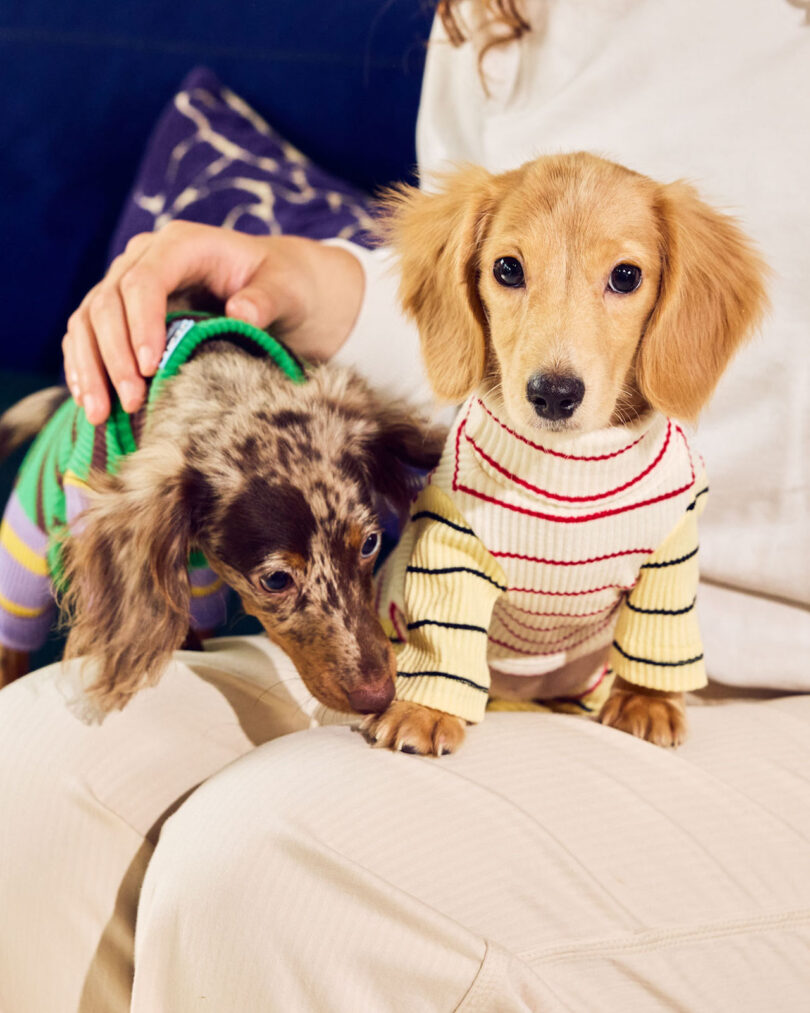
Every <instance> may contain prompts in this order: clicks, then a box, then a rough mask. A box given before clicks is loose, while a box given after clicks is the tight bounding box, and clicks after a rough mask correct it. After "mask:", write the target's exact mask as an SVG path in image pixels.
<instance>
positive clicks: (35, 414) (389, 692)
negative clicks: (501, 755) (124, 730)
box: [0, 320, 443, 713]
mask: <svg viewBox="0 0 810 1013" xmlns="http://www.w3.org/2000/svg"><path fill="white" fill-rule="evenodd" d="M220 325H222V326H220V330H219V331H218V332H216V333H213V334H211V335H210V336H209V337H208V339H207V340H205V341H203V342H201V343H200V344H199V346H198V347H195V348H194V351H193V353H192V354H191V355H190V357H189V358H188V361H186V362H185V363H184V364H183V365H182V366H181V367H180V368H179V371H177V370H176V371H175V372H174V375H172V376H170V378H168V379H167V380H166V381H165V383H164V384H163V386H162V389H161V390H160V394H159V396H158V397H157V398H156V399H152V400H150V406H149V408H148V410H147V411H146V413H145V417H143V416H142V417H140V418H133V419H132V420H131V422H132V429H133V431H135V430H136V429H139V428H140V427H141V425H143V431H142V433H140V434H139V439H138V447H137V449H136V450H134V451H133V452H131V453H128V454H126V455H125V456H124V457H123V458H122V459H121V460H120V462H119V465H118V467H117V469H116V470H114V472H113V473H108V472H107V471H106V470H105V468H104V467H103V464H102V465H101V466H100V467H97V466H96V463H97V462H96V457H95V455H96V452H97V451H98V452H99V453H100V454H101V456H102V457H103V455H104V454H105V453H106V452H107V450H108V448H109V445H110V439H111V438H112V437H111V435H110V434H109V433H105V431H104V430H105V427H104V426H102V427H96V430H97V432H96V433H93V432H91V433H90V435H89V436H88V437H87V439H88V440H89V441H90V442H89V443H88V447H89V446H90V445H92V450H93V460H92V461H91V464H90V469H89V474H88V475H87V480H86V482H80V481H78V480H77V479H76V476H75V475H72V476H71V474H70V473H69V471H68V474H67V476H65V474H61V476H60V478H61V479H65V482H64V485H63V487H60V488H62V492H63V493H66V494H67V496H68V498H69V497H70V496H72V495H74V493H75V492H76V488H77V487H79V488H78V491H79V493H81V498H82V500H83V501H82V503H81V504H80V506H81V510H80V516H79V517H78V519H76V518H75V517H73V518H68V521H69V523H70V529H69V530H67V531H64V530H63V531H62V533H61V540H60V538H59V537H58V538H57V541H56V542H54V540H53V532H49V531H46V530H42V529H40V528H39V527H38V525H37V524H36V521H37V519H39V520H40V522H41V523H42V524H43V527H44V526H45V521H46V520H47V518H43V517H39V518H37V516H36V510H37V507H36V506H33V507H32V508H31V511H32V512H33V513H34V515H35V516H34V517H33V520H32V518H31V517H28V516H26V515H25V512H24V511H22V510H21V509H20V504H19V503H18V502H15V501H14V500H12V502H11V503H10V506H9V508H8V509H7V511H6V517H5V521H4V528H3V537H2V549H1V550H0V552H1V553H2V560H0V562H1V563H2V567H0V584H2V588H0V590H2V593H3V597H2V599H1V600H0V604H2V609H0V613H2V615H1V616H0V618H1V619H2V623H0V635H2V640H3V643H4V645H5V646H4V647H3V650H2V654H1V655H0V659H1V660H2V672H3V676H4V679H5V680H8V679H9V678H10V677H11V676H15V675H18V674H20V672H21V670H23V669H24V668H25V662H26V654H25V650H26V649H30V647H31V646H33V645H31V644H30V643H28V642H26V641H25V635H26V623H36V622H40V625H42V623H41V619H42V616H43V615H44V616H45V628H46V629H47V626H48V625H49V624H50V619H51V613H50V612H49V609H51V608H52V605H51V591H52V589H51V583H52V581H51V576H52V573H50V572H49V571H48V565H49V563H53V562H54V560H55V559H56V558H57V556H56V555H55V554H54V553H55V552H56V553H58V558H59V560H60V561H61V564H62V567H63V573H62V577H61V578H60V581H59V587H60V588H61V596H62V604H63V606H64V609H65V611H66V613H67V615H68V616H69V619H70V623H71V626H70V632H69V635H68V640H67V646H66V656H67V657H76V656H86V657H87V658H88V659H90V660H91V661H92V663H93V667H92V671H93V674H94V679H93V681H92V683H91V684H90V685H89V687H88V690H87V693H88V695H89V699H90V702H91V703H92V704H93V706H94V708H95V709H97V710H100V711H102V712H103V711H108V710H110V709H113V708H120V707H123V706H124V705H125V704H126V703H127V701H128V700H129V699H130V698H131V697H132V696H133V694H135V693H136V692H137V691H138V690H139V689H140V688H141V687H143V686H145V685H149V684H153V683H155V682H156V681H157V680H158V678H159V677H160V674H161V672H162V670H163V669H164V667H165V665H166V663H167V661H168V659H169V656H170V654H171V652H172V651H174V650H175V649H177V648H179V647H180V646H181V645H182V644H183V643H184V641H185V640H186V637H187V635H188V633H189V624H190V621H191V619H192V613H193V604H194V603H196V602H197V600H198V595H197V594H196V592H198V591H205V588H204V587H201V586H200V584H201V582H200V581H199V580H195V575H194V571H193V570H192V573H191V576H190V572H189V555H190V553H193V551H194V550H198V551H199V552H201V553H203V554H204V557H205V561H206V562H207V566H208V567H209V568H210V571H213V573H212V574H211V578H212V579H211V580H209V581H208V584H209V585H212V586H216V585H217V584H218V583H220V582H223V583H224V584H226V585H228V586H229V587H231V588H233V589H235V590H236V591H237V592H238V594H239V596H240V598H241V600H242V603H243V605H244V608H245V610H246V611H247V612H248V613H250V614H252V615H254V616H256V617H257V618H258V619H259V620H260V622H261V624H262V626H263V627H264V629H265V630H266V632H267V635H268V636H269V637H270V639H271V640H273V641H274V642H275V643H277V644H279V645H280V646H281V647H282V648H283V649H284V650H285V651H286V652H287V654H289V656H290V657H291V659H292V660H293V662H294V663H295V665H296V667H297V669H298V671H299V672H300V674H301V677H302V679H303V680H304V682H305V683H306V685H307V687H308V688H309V689H310V691H311V692H312V693H313V695H314V696H315V697H317V699H318V700H319V701H321V702H322V703H323V704H325V705H326V706H328V707H331V708H333V709H335V710H338V711H345V712H352V711H353V712H358V713H369V712H371V711H379V710H384V709H385V707H386V705H387V704H388V703H389V702H390V700H391V699H392V697H393V693H394V673H395V667H394V659H393V654H392V651H391V647H390V644H389V641H388V639H387V637H386V636H385V635H384V633H383V630H382V628H381V626H380V623H379V620H378V618H377V615H376V611H375V606H374V600H373V589H372V572H373V569H374V564H375V561H376V559H377V556H378V553H379V549H380V535H381V526H380V517H379V513H378V510H379V507H380V506H381V505H382V504H383V503H387V505H388V507H389V508H391V509H393V510H394V511H395V512H398V513H400V514H405V515H407V508H408V504H409V502H410V499H411V498H412V495H413V488H412V483H413V474H414V472H413V469H414V468H418V469H425V468H430V467H432V466H433V465H435V463H436V460H437V458H438V453H439V451H440V449H441V444H442V442H443V434H442V433H441V432H439V431H437V430H433V429H430V428H428V427H426V426H425V425H423V424H422V422H421V421H420V420H419V419H418V417H417V416H416V415H415V414H414V413H413V412H412V411H410V410H409V409H407V408H406V407H405V406H404V405H400V404H395V403H388V402H387V401H385V400H383V399H382V398H381V397H380V396H378V395H376V394H375V393H373V392H372V391H371V390H370V389H369V387H368V386H367V385H366V383H365V382H364V381H363V380H361V379H360V378H359V377H358V376H357V375H356V374H354V373H353V372H351V371H347V370H343V369H338V368H332V367H329V366H321V367H314V368H306V370H305V371H304V373H305V380H306V382H301V383H298V382H294V379H291V378H290V376H289V375H285V374H284V373H283V372H282V371H281V369H280V368H279V366H278V365H277V364H276V362H275V361H273V360H272V359H271V358H270V357H269V356H267V355H264V354H262V353H261V351H259V352H258V353H257V349H256V347H246V344H247V345H250V341H247V340H246V334H247V332H249V331H251V330H252V329H250V328H249V327H248V325H242V324H239V323H234V322H232V321H230V322H229V321H226V320H220ZM189 326H193V327H196V328H197V330H199V329H200V327H201V326H209V324H208V323H205V322H202V321H194V320H192V321H191V324H190V325H189ZM229 332H233V333H229ZM237 332H238V333H237ZM260 333H261V334H262V335H263V334H264V332H260ZM248 337H250V335H249V334H248ZM265 337H266V336H265ZM184 340H188V339H187V338H186V339H184ZM271 340H272V339H271ZM285 352H286V350H285ZM167 355H168V351H167ZM169 361H171V360H169ZM170 372H171V371H170ZM159 376H160V371H159ZM303 378H304V377H303V376H301V377H298V379H303ZM153 386H154V381H153ZM150 397H151V395H150ZM65 399H66V392H63V391H53V390H52V391H48V392H43V393H40V394H38V395H32V397H31V398H29V399H26V401H24V402H21V403H20V405H18V406H16V407H15V408H13V409H11V410H10V411H9V412H8V413H7V414H6V416H4V417H3V419H2V420H0V442H1V443H2V445H3V447H4V449H5V450H6V451H7V450H9V449H11V447H13V446H14V445H16V444H17V443H19V442H21V441H22V440H23V439H25V438H27V437H30V436H31V435H32V434H33V432H34V431H36V430H37V429H39V428H40V427H41V426H42V425H43V423H45V421H46V419H47V417H48V416H49V415H50V414H51V413H52V412H53V411H54V409H55V408H57V406H58V405H59V403H60V402H63V401H65ZM75 408H76V406H75V405H74V404H72V403H71V404H70V405H64V406H63V407H62V408H59V409H58V411H63V410H64V412H65V416H64V417H65V419H66V420H67V421H66V423H65V424H66V425H67V426H68V427H70V426H73V427H74V433H73V436H76V431H75V430H76V428H78V429H79V435H80V436H81V431H82V430H81V426H82V425H85V426H87V427H89V423H87V422H86V419H82V416H80V415H78V414H77V411H76V410H75ZM54 418H55V416H54ZM122 419H123V421H122ZM116 420H117V421H116ZM128 424H129V422H127V421H126V419H124V417H123V413H122V412H118V414H117V415H116V414H115V413H114V416H113V418H112V419H111V422H110V423H108V424H107V425H108V426H109V425H113V426H114V425H118V426H119V428H120V427H123V428H124V429H126V427H127V425H128ZM89 428H90V429H91V430H92V427H89ZM99 432H100V433H101V435H100V436H99ZM42 436H44V432H43V434H42V435H41V437H40V438H42ZM57 436H58V439H57V443H58V442H59V439H63V438H64V439H65V440H67V439H68V437H69V436H70V434H69V433H68V434H65V433H62V434H61V435H60V434H57ZM55 453H56V457H55V458H54V460H55V462H56V465H57V468H56V470H57V471H59V470H60V469H59V468H58V465H59V464H60V461H61V464H62V465H63V466H64V465H65V461H64V460H62V459H61V458H60V453H61V451H59V452H55ZM88 454H89V451H88ZM29 458H31V460H30V461H29V459H28V458H27V459H26V464H24V466H23V471H22V473H21V475H24V474H25V469H26V467H28V466H33V467H36V466H37V464H38V462H39V464H40V465H41V468H40V474H39V475H37V474H34V476H33V479H32V482H34V483H36V482H44V483H45V484H47V483H48V482H51V481H56V478H55V477H54V476H53V475H52V474H51V469H50V467H45V466H44V463H43V462H45V461H47V460H48V457H47V453H46V451H44V450H43V451H42V452H38V443H37V442H35V444H34V446H33V447H32V449H31V450H30V451H29ZM62 471H63V472H64V467H63V468H62ZM18 489H19V486H18ZM51 492H52V493H53V494H54V495H56V496H58V495H59V494H60V489H59V488H57V487H56V486H54V487H53V488H52V489H51ZM38 496H39V499H37V497H38ZM33 498H34V499H37V502H38V503H40V507H41V500H42V496H41V493H38V492H36V490H35V493H34V496H33ZM40 512H41V511H40ZM57 535H59V533H58V532H57ZM32 540H33V544H30V543H31V542H32ZM24 564H27V566H28V570H29V576H30V572H31V571H32V570H33V571H36V573H37V574H38V575H39V576H40V577H41V582H40V585H39V586H38V587H37V586H35V587H33V589H28V585H26V584H25V583H24V582H23V583H22V584H20V583H19V582H15V580H14V579H12V578H14V576H15V574H16V575H18V576H19V572H20V571H21V570H24V569H25V565H24ZM4 572H6V573H8V572H11V574H12V576H11V578H9V577H4V576H3V574H4ZM9 581H11V583H9ZM26 594H28V595H29V597H28V598H26V597H25V595H26ZM30 595H33V597H30ZM197 625H200V624H199V623H198V624H197ZM20 631H22V632H20Z"/></svg>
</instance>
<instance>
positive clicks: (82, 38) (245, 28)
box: [0, 0, 434, 375]
mask: <svg viewBox="0 0 810 1013" xmlns="http://www.w3.org/2000/svg"><path fill="white" fill-rule="evenodd" d="M433 6H434V5H433V4H432V3H430V2H429V0H425V2H423V3H420V0H340V2H337V3H335V2H328V0H296V2H295V3H279V2H275V3H273V2H271V3H258V2H255V0H230V2H225V3H223V2H217V3H212V2H211V0H198V2H197V3H193V4H192V3H188V2H183V0H181V2H178V3H166V2H165V0H135V2H134V3H131V4H110V3H102V2H100V0H74V2H73V3H70V4H64V3H56V2H54V0H25V2H22V0H7V2H6V3H4V4H3V5H2V6H1V7H0V84H2V90H1V91H0V108H1V109H2V110H3V111H2V113H1V114H0V123H2V128H1V129H2V134H1V135H0V152H1V153H2V154H0V201H2V243H0V250H2V253H0V285H1V286H2V295H3V299H2V305H3V313H4V317H5V319H4V325H3V336H2V354H1V355H0V369H5V370H8V369H12V370H21V369H27V370H33V371H36V372H40V373H46V374H53V375H55V374H56V373H57V372H58V370H59V366H60V361H61V354H60V348H59V343H60V339H61V337H62V334H63V333H64V327H65V322H66V319H67V317H68V315H69V314H70V312H71V311H72V310H73V309H74V308H75V307H76V305H77V304H78V302H79V301H80V299H81V297H82V296H83V295H84V293H85V292H86V291H87V290H88V289H89V288H90V287H91V286H92V285H93V284H94V283H95V282H96V281H97V280H98V278H99V277H100V276H101V275H102V274H103V271H104V266H105V262H106V257H107V249H108V244H109V240H110V236H111V233H112V230H113V227H114V224H115V221H116V218H117V215H118V213H119V210H120V208H121V206H122V203H123V201H124V198H125V195H126V193H127V191H128V189H129V187H130V185H131V183H132V180H133V177H134V175H135V172H136V169H137V165H138V161H139V158H140V155H141V152H142V151H143V148H144V145H145V143H146V140H147V137H148V135H149V132H150V130H151V128H152V126H153V125H154V123H155V120H156V118H157V116H158V114H159V112H160V110H161V109H162V107H163V106H164V104H165V103H166V101H167V100H168V99H169V98H170V97H171V95H172V94H173V93H174V91H175V90H176V88H177V85H178V84H179V82H180V81H181V79H182V78H183V77H184V76H185V74H186V73H187V72H188V71H189V70H190V69H191V68H192V67H193V66H195V65H198V64H205V65H207V66H209V67H211V68H212V69H213V70H214V71H216V73H217V74H218V75H219V76H220V78H221V79H222V80H223V81H224V82H225V83H226V84H228V86H229V87H230V88H232V89H233V90H234V91H235V92H237V93H238V94H240V95H241V96H242V97H243V98H244V99H246V100H247V101H248V102H250V103H251V104H252V105H253V106H254V107H255V108H256V109H257V110H258V111H259V112H260V113H261V114H262V115H263V116H264V117H265V119H267V120H268V121H269V122H270V123H272V124H273V126H274V127H276V129H278V130H279V131H280V132H281V133H282V134H284V135H285V136H286V137H287V138H288V139H289V140H290V141H292V142H293V143H294V144H296V145H297V146H298V147H299V148H300V149H301V150H302V151H304V152H305V153H306V154H308V155H310V156H311V157H313V158H314V159H315V160H316V161H318V162H320V163H321V164H323V165H324V167H325V168H327V169H331V170H332V171H334V172H336V173H338V174H340V175H341V176H343V177H345V178H347V179H349V180H351V181H352V182H354V183H357V184H359V185H361V186H363V187H364V188H367V189H371V188H374V187H376V186H378V185H380V184H384V183H387V182H390V181H392V180H396V179H402V178H407V177H408V176H409V175H410V173H411V171H412V167H413V164H414V161H415V153H414V141H413V138H414V125H415V119H416V109H417V104H418V98H419V89H420V84H421V75H422V67H423V62H424V50H425V40H426V38H427V35H428V32H429V28H430V22H431V18H432V13H433Z"/></svg>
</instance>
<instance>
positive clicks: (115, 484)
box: [62, 443, 195, 711]
mask: <svg viewBox="0 0 810 1013" xmlns="http://www.w3.org/2000/svg"><path fill="white" fill-rule="evenodd" d="M191 485H193V482H192V481H191V479H190V478H189V476H188V474H187V471H186V469H185V467H184V461H183V458H182V455H181V454H180V451H179V450H177V449H176V448H171V447H167V446H166V445H165V443H164V444H163V445H162V446H161V447H159V448H152V447H148V448H146V447H144V448H141V450H139V451H137V452H136V453H135V454H133V455H132V456H131V457H128V458H127V459H126V460H125V461H124V462H123V464H122V466H121V469H120V471H119V473H118V474H117V475H103V476H99V477H98V478H97V479H94V487H95V491H94V493H93V498H92V501H91V505H90V506H89V508H88V509H87V510H86V511H85V512H84V513H83V514H82V515H81V517H80V518H79V520H78V522H77V524H76V525H75V533H74V534H71V535H69V536H68V537H67V538H66V540H65V543H64V549H65V553H64V555H65V578H66V581H67V587H66V589H65V592H64V595H63V597H62V606H63V608H64V610H65V612H66V613H67V616H68V618H69V621H70V622H71V629H70V634H69V636H68V641H67V646H66V650H65V657H79V656H86V657H88V658H90V659H92V660H93V661H96V662H97V664H98V669H97V676H96V680H95V682H94V683H93V684H92V685H90V686H88V687H87V695H88V696H89V697H90V699H91V700H92V702H93V703H94V704H96V705H97V706H98V707H99V708H100V709H101V710H102V711H109V710H112V709H114V708H120V707H123V706H124V705H125V704H126V703H127V701H128V700H129V699H130V698H131V697H132V696H133V695H134V693H135V692H136V691H137V690H138V689H140V688H141V687H142V686H144V685H149V684H154V683H155V682H157V680H158V678H159V677H160V675H161V673H162V670H163V668H164V667H165V665H166V662H167V661H168V658H169V655H170V654H171V652H172V651H174V650H176V649H177V648H179V647H180V646H181V645H182V643H183V641H184V639H185V637H186V634H187V632H188V625H189V603H190V595H191V588H190V585H189V577H188V552H189V542H190V528H191V524H192V517H193V515H194V509H195V508H194V504H193V503H190V502H189V492H190V486H191Z"/></svg>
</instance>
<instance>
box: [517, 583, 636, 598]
mask: <svg viewBox="0 0 810 1013" xmlns="http://www.w3.org/2000/svg"><path fill="white" fill-rule="evenodd" d="M635 586H636V585H635V582H634V583H632V584H630V585H629V586H627V587H625V585H624V584H605V586H604V587H591V588H588V590H587V591H544V590H543V589H542V588H537V587H508V588H507V589H506V590H507V591H519V592H520V593H521V594H548V595H551V596H552V597H554V598H579V597H581V596H582V595H584V594H597V593H598V592H599V591H632V590H633V588H634V587H635Z"/></svg>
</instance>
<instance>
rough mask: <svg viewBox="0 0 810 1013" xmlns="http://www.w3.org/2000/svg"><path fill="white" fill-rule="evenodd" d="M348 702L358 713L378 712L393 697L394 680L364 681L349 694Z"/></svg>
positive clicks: (383, 708)
mask: <svg viewBox="0 0 810 1013" xmlns="http://www.w3.org/2000/svg"><path fill="white" fill-rule="evenodd" d="M348 696H349V704H350V706H351V708H352V710H353V711H356V712H357V713H358V714H379V713H381V712H382V711H384V710H385V708H386V707H387V706H388V705H389V704H390V703H391V701H392V700H393V699H394V680H393V679H388V678H386V679H384V680H383V681H381V682H372V683H365V684H364V685H362V686H358V687H357V689H353V690H352V691H351V692H350V693H349V694H348Z"/></svg>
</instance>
